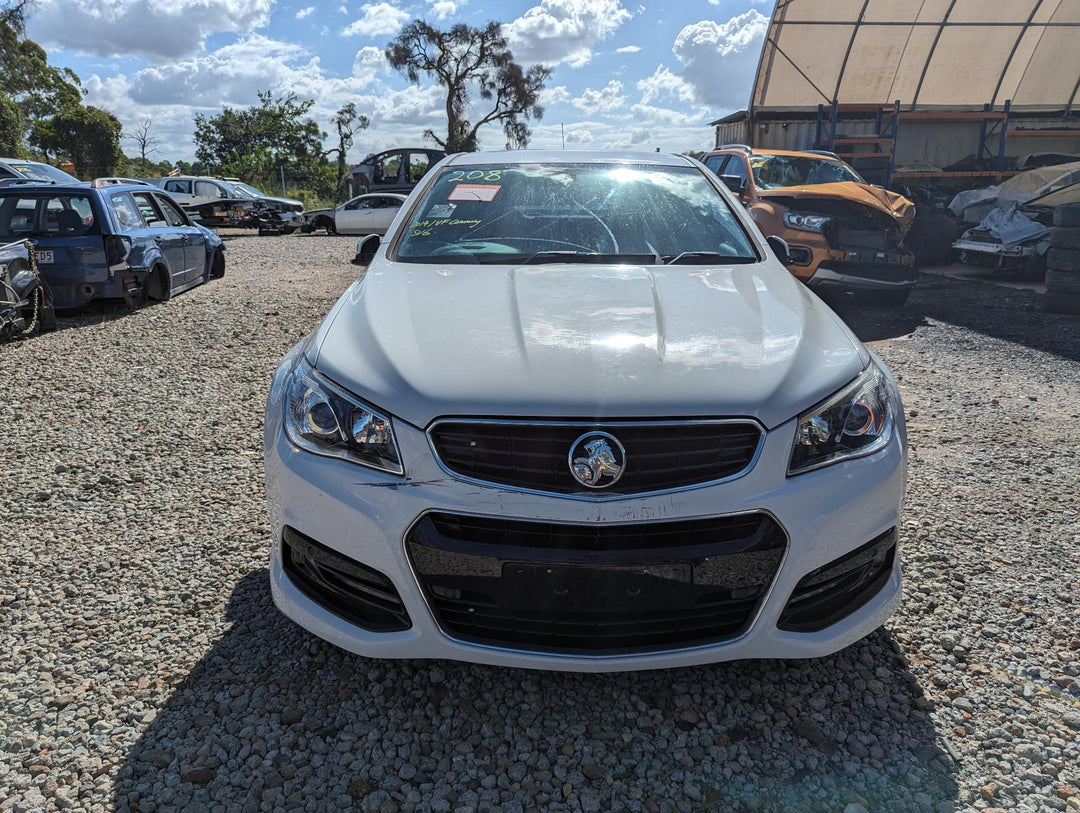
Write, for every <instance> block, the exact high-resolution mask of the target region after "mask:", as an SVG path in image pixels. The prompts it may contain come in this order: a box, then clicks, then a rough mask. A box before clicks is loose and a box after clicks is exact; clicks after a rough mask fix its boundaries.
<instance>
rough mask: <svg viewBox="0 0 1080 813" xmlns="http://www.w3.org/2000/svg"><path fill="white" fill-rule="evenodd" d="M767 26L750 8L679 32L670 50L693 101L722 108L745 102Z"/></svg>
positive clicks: (694, 24) (763, 17)
mask: <svg viewBox="0 0 1080 813" xmlns="http://www.w3.org/2000/svg"><path fill="white" fill-rule="evenodd" d="M768 27H769V18H768V17H766V16H764V15H763V14H761V13H760V12H758V11H756V10H754V9H751V10H750V11H747V12H746V13H745V14H740V15H738V16H737V17H732V18H731V19H730V20H728V21H727V22H726V23H717V22H713V21H711V20H702V21H701V22H697V23H693V24H691V25H688V26H686V27H685V28H683V30H682V31H680V32H679V35H678V36H677V37H676V38H675V44H674V46H673V47H672V49H671V50H672V52H673V53H674V54H675V56H676V57H678V59H679V61H680V62H681V63H682V64H683V66H684V67H683V72H682V79H683V80H684V81H685V82H686V83H687V84H688V85H689V86H690V87H692V88H693V90H694V98H695V100H696V101H698V102H700V103H702V104H707V105H711V106H713V107H718V108H725V109H733V108H741V107H745V106H746V104H747V102H748V101H749V100H750V88H751V85H752V84H753V80H754V70H755V69H756V67H757V62H758V57H759V56H760V53H761V44H762V42H763V41H764V38H765V32H766V31H767V29H768ZM654 76H655V74H654Z"/></svg>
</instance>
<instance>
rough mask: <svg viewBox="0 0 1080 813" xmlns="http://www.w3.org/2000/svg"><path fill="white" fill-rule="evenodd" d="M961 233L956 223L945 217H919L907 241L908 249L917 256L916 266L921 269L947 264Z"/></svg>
mask: <svg viewBox="0 0 1080 813" xmlns="http://www.w3.org/2000/svg"><path fill="white" fill-rule="evenodd" d="M959 233H960V229H959V228H958V227H957V225H956V222H955V221H954V220H952V219H951V218H949V217H946V216H945V215H939V214H929V215H926V216H925V217H917V218H916V219H915V223H914V224H912V227H911V232H910V233H909V234H908V239H907V245H908V248H910V249H911V250H912V251H913V252H914V254H915V264H916V265H918V266H920V267H921V266H927V265H943V264H945V263H946V262H947V261H948V259H949V253H950V252H951V251H952V244H953V243H954V242H956V237H957V235H958V234H959Z"/></svg>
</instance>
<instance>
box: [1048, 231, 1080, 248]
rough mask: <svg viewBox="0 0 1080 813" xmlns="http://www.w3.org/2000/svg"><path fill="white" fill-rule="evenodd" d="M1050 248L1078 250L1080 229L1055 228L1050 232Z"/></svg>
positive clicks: (1079, 246)
mask: <svg viewBox="0 0 1080 813" xmlns="http://www.w3.org/2000/svg"><path fill="white" fill-rule="evenodd" d="M1050 248H1072V249H1080V227H1078V226H1055V227H1054V228H1052V229H1051V230H1050Z"/></svg>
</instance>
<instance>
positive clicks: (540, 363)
mask: <svg viewBox="0 0 1080 813" xmlns="http://www.w3.org/2000/svg"><path fill="white" fill-rule="evenodd" d="M308 354H309V359H310V360H311V361H312V362H313V363H314V364H315V366H316V367H317V369H319V370H320V371H321V372H322V373H323V374H324V375H326V376H328V377H329V378H331V379H333V380H334V381H336V382H338V383H339V384H340V385H342V386H344V387H346V388H347V389H349V390H351V391H352V392H354V393H356V394H357V395H359V396H360V397H361V398H364V399H366V400H369V401H370V402H372V403H373V404H374V405H376V406H379V407H381V408H382V409H384V410H387V411H389V412H391V413H392V414H394V415H396V416H397V417H399V418H403V419H405V420H406V421H408V422H410V423H412V424H414V425H416V426H420V427H425V426H427V425H428V424H429V423H430V422H431V421H432V420H434V419H435V418H438V417H443V416H468V415H473V416H503V417H505V416H516V417H530V418H580V419H591V418H597V419H600V418H661V417H663V418H668V417H701V416H752V417H756V418H758V419H759V420H760V421H761V422H762V423H763V424H765V426H766V427H770V428H771V427H773V426H776V425H778V424H780V423H783V422H784V421H786V420H788V419H790V418H792V417H793V416H795V415H797V414H798V413H799V412H800V411H802V410H804V409H805V408H807V407H809V406H811V405H813V404H814V403H816V402H818V401H820V400H821V399H823V398H825V397H826V396H828V395H829V394H831V393H832V392H834V391H835V390H837V389H838V388H839V387H841V386H842V385H843V384H845V383H846V382H848V381H850V380H851V379H852V378H854V377H855V376H856V375H857V374H858V373H859V371H860V370H861V369H862V368H863V367H864V366H865V365H866V364H867V362H868V361H869V354H868V353H867V351H866V349H865V348H864V347H863V346H862V345H861V344H860V343H859V341H858V340H857V339H856V338H855V337H854V336H853V335H852V334H851V333H850V331H848V329H847V328H846V327H845V326H844V325H843V323H842V322H840V320H839V318H838V317H837V316H836V315H835V314H834V313H833V312H832V311H831V310H829V308H828V307H826V306H825V305H824V304H822V303H821V301H820V300H818V299H817V298H816V297H815V296H813V295H812V294H810V293H809V292H807V291H806V289H805V288H804V287H802V285H801V284H800V283H799V282H798V281H797V280H795V279H794V278H793V277H791V275H790V274H788V273H787V272H786V271H785V270H783V268H782V267H781V266H779V265H775V266H774V265H773V264H772V263H755V264H753V265H736V266H718V267H702V266H686V265H680V266H667V267H652V266H650V267H642V266H596V265H563V264H560V265H543V266H535V265H534V266H523V267H507V266H492V265H458V266H454V265H447V266H441V267H440V266H432V265H423V266H421V265H412V264H408V263H390V262H387V261H386V260H385V259H383V258H381V257H380V258H378V259H376V260H375V261H374V262H373V263H372V266H371V268H370V269H369V270H368V271H367V272H366V273H365V274H364V275H363V276H362V277H361V279H360V280H358V281H357V282H356V283H355V284H354V285H353V286H352V287H351V288H350V289H349V290H348V291H346V293H345V295H344V296H343V297H342V298H341V300H340V301H339V302H338V305H337V306H336V307H335V309H334V311H333V312H332V313H331V315H330V316H329V317H328V318H327V320H326V321H325V322H324V324H323V326H322V327H321V328H320V329H319V331H318V332H317V335H316V336H315V339H314V341H313V342H312V344H311V345H310V346H309V350H308Z"/></svg>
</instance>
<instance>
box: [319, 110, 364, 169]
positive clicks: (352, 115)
mask: <svg viewBox="0 0 1080 813" xmlns="http://www.w3.org/2000/svg"><path fill="white" fill-rule="evenodd" d="M368 124H370V121H369V120H368V117H367V116H365V115H364V114H362V113H358V112H357V110H356V102H349V103H348V104H346V105H342V107H341V109H340V110H338V112H337V114H336V115H335V116H334V127H335V128H336V129H337V134H338V145H337V147H335V148H333V149H330V150H327V153H326V154H327V155H329V154H330V153H332V152H336V153H337V187H338V189H339V190H340V189H342V188H343V186H344V184H345V170H346V164H345V153H347V152H348V151H349V147H351V146H352V143H353V135H355V133H356V131H357V130H364V129H367V126H368Z"/></svg>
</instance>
